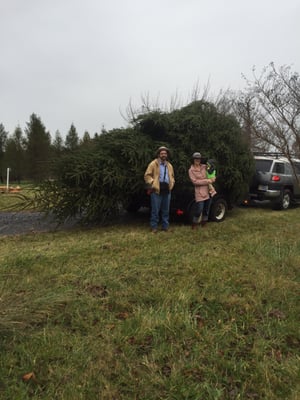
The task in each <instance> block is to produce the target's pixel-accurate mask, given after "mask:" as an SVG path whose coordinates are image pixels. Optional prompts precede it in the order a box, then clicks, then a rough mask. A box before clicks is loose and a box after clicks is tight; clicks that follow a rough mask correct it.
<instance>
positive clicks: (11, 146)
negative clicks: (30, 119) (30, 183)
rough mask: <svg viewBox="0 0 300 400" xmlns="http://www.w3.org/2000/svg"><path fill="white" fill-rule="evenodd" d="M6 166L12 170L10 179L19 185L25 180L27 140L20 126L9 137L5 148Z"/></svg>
mask: <svg viewBox="0 0 300 400" xmlns="http://www.w3.org/2000/svg"><path fill="white" fill-rule="evenodd" d="M5 164H6V165H7V167H9V168H10V169H11V172H10V179H11V180H12V181H17V182H18V183H20V182H21V180H22V179H23V178H24V171H25V170H26V164H25V138H24V135H23V132H22V129H21V128H20V127H19V126H18V127H17V128H16V129H15V131H14V133H13V135H12V136H11V137H8V139H7V141H6V146H5Z"/></svg>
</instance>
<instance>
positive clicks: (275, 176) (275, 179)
mask: <svg viewBox="0 0 300 400" xmlns="http://www.w3.org/2000/svg"><path fill="white" fill-rule="evenodd" d="M272 181H273V182H278V181H280V176H279V175H273V176H272Z"/></svg>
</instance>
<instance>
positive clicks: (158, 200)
mask: <svg viewBox="0 0 300 400" xmlns="http://www.w3.org/2000/svg"><path fill="white" fill-rule="evenodd" d="M170 200H171V193H167V194H157V193H151V217H150V225H151V228H152V229H157V226H158V222H159V213H161V220H162V229H168V227H169V213H170Z"/></svg>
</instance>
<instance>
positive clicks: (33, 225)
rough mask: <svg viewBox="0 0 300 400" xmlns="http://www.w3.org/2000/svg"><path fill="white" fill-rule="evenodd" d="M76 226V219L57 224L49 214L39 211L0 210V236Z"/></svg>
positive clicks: (52, 230) (51, 230)
mask: <svg viewBox="0 0 300 400" xmlns="http://www.w3.org/2000/svg"><path fill="white" fill-rule="evenodd" d="M76 226H78V221H76V220H72V221H71V220H70V221H67V222H65V223H63V224H60V225H58V223H57V222H56V221H55V219H54V218H53V217H51V216H47V217H46V216H45V214H44V213H41V212H29V211H21V212H5V211H1V212H0V236H13V235H22V234H27V233H35V232H54V231H58V230H66V229H71V228H74V227H76Z"/></svg>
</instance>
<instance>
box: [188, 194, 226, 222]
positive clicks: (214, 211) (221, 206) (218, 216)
mask: <svg viewBox="0 0 300 400" xmlns="http://www.w3.org/2000/svg"><path fill="white" fill-rule="evenodd" d="M195 208H196V202H195V201H193V202H192V203H191V204H190V205H189V207H188V222H189V223H192V222H193V216H194V214H195V211H196V210H195ZM227 210H228V206H227V202H226V200H225V199H223V198H222V197H219V198H217V199H216V200H213V203H212V205H211V207H210V212H209V219H210V221H214V222H222V221H224V219H225V217H226V214H227Z"/></svg>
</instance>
